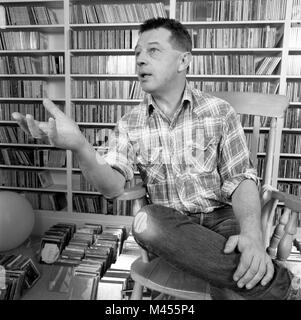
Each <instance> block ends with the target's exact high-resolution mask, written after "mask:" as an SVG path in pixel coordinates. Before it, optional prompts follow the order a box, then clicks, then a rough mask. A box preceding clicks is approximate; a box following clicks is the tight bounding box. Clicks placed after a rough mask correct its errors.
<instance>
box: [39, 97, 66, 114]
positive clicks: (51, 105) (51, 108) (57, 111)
mask: <svg viewBox="0 0 301 320" xmlns="http://www.w3.org/2000/svg"><path fill="white" fill-rule="evenodd" d="M43 105H44V107H45V108H46V109H47V110H48V111H49V113H50V114H51V115H52V116H53V117H54V118H57V117H61V116H65V114H64V112H62V111H61V110H60V108H58V107H57V106H56V105H55V104H54V103H53V102H52V101H51V100H49V99H47V98H46V99H44V100H43Z"/></svg>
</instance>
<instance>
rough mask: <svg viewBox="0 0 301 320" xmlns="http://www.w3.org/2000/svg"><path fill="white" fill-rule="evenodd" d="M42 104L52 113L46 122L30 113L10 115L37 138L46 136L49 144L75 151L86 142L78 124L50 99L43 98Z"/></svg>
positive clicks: (23, 128)
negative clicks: (35, 118) (36, 118)
mask: <svg viewBox="0 0 301 320" xmlns="http://www.w3.org/2000/svg"><path fill="white" fill-rule="evenodd" d="M43 105H44V107H45V108H46V109H47V110H48V111H49V113H50V114H51V115H52V117H50V118H49V120H48V122H41V121H37V120H34V118H33V117H32V115H29V114H27V115H26V116H24V115H22V114H21V113H19V112H14V113H12V117H13V118H14V119H15V120H16V121H17V122H18V124H19V126H20V128H21V129H22V130H24V131H25V132H26V133H28V134H30V135H32V137H34V138H37V139H42V138H44V137H46V136H47V137H48V139H49V142H50V144H51V145H53V146H55V147H57V148H61V149H69V150H73V151H77V150H79V149H80V148H81V147H82V146H83V145H84V144H85V143H87V140H86V138H85V137H84V136H83V134H82V133H81V131H80V129H79V127H78V125H77V124H76V123H75V122H74V121H73V120H72V119H70V118H69V117H67V116H66V115H65V114H64V113H63V112H62V111H61V110H60V109H59V108H58V107H57V106H56V105H55V104H54V103H53V102H52V101H51V100H49V99H44V101H43Z"/></svg>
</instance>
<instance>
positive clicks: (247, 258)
mask: <svg viewBox="0 0 301 320" xmlns="http://www.w3.org/2000/svg"><path fill="white" fill-rule="evenodd" d="M252 259H253V257H252V256H251V255H248V254H242V255H241V257H240V262H239V265H238V267H237V269H236V271H235V272H234V275H233V279H234V281H238V280H240V279H241V278H242V277H243V275H244V274H245V273H246V272H247V270H248V269H249V268H250V266H251V263H252ZM241 284H242V283H241V282H238V283H237V285H238V286H239V287H240V288H241V287H242V286H240V285H241Z"/></svg>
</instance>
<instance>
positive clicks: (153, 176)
mask: <svg viewBox="0 0 301 320" xmlns="http://www.w3.org/2000/svg"><path fill="white" fill-rule="evenodd" d="M105 159H106V161H107V163H108V164H110V165H111V166H112V167H113V168H115V169H116V170H118V171H119V172H121V173H122V174H123V175H124V177H125V179H126V180H131V179H132V178H133V174H134V168H135V164H136V165H137V168H138V170H139V172H140V174H141V178H142V180H143V182H144V185H145V186H146V187H147V191H148V194H149V197H150V200H151V202H152V203H154V204H160V205H163V206H167V207H171V208H175V209H176V210H179V211H180V212H182V213H184V214H189V213H197V212H203V213H209V212H211V211H213V210H214V209H216V208H220V207H223V206H225V205H226V204H231V195H232V193H233V191H234V190H235V189H236V188H237V186H238V185H239V183H240V182H241V181H243V180H244V179H252V180H254V181H255V182H256V183H257V182H258V179H257V172H256V170H255V169H254V167H253V166H252V164H251V162H250V158H249V150H248V147H247V143H246V139H245V135H244V131H243V128H242V126H241V124H240V122H239V120H238V119H237V115H236V113H235V111H234V109H233V108H232V107H231V106H230V105H229V104H228V103H227V102H225V101H223V100H221V99H219V98H216V97H214V96H212V95H210V94H205V93H202V92H200V91H199V90H196V89H192V88H190V87H189V85H188V84H186V88H185V91H184V94H183V98H182V103H181V105H180V107H179V108H178V109H177V111H176V113H175V115H174V117H173V119H172V120H170V119H168V118H167V117H166V116H165V115H164V113H163V112H162V111H161V110H160V109H159V108H158V107H157V106H156V104H155V102H154V100H153V99H152V97H151V95H149V94H145V97H144V100H143V102H142V103H141V104H140V105H139V106H137V107H135V108H133V109H132V110H131V111H130V112H129V113H128V114H126V115H125V116H123V117H122V119H121V120H120V121H119V122H118V124H117V125H116V127H115V130H114V133H113V134H112V135H111V138H110V147H109V151H108V153H107V155H106V156H105Z"/></svg>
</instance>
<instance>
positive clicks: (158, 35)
mask: <svg viewBox="0 0 301 320" xmlns="http://www.w3.org/2000/svg"><path fill="white" fill-rule="evenodd" d="M170 36H171V32H170V31H169V30H167V29H164V28H158V29H153V30H149V31H145V32H143V33H142V34H141V35H140V37H139V40H138V43H137V45H136V48H135V55H136V68H137V70H136V71H137V74H138V79H139V81H140V83H141V86H142V89H143V90H144V91H146V92H148V93H152V94H155V93H164V92H166V91H168V90H169V89H170V88H172V87H173V82H174V81H175V77H176V76H177V75H178V62H179V57H180V54H181V53H182V52H180V51H178V50H176V49H174V48H173V47H172V45H171V43H170V42H169V38H170Z"/></svg>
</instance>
